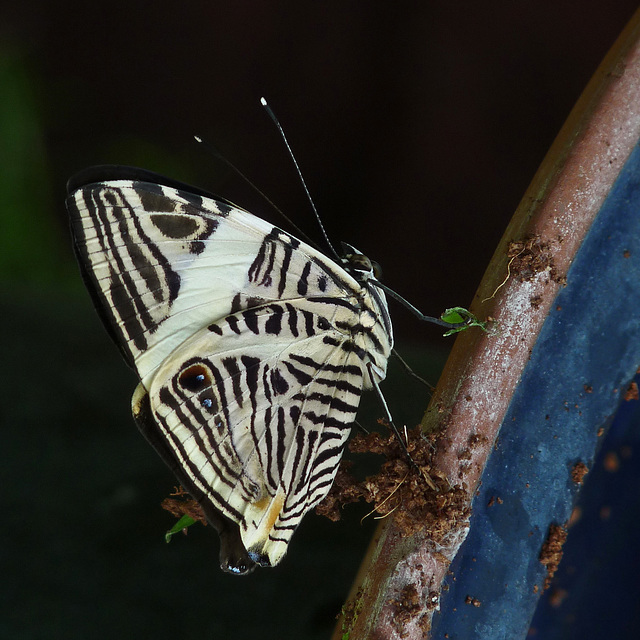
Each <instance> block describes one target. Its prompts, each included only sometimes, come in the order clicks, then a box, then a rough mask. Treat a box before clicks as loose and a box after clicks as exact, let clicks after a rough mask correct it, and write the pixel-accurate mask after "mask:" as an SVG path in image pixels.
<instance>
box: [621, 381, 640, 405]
mask: <svg viewBox="0 0 640 640" xmlns="http://www.w3.org/2000/svg"><path fill="white" fill-rule="evenodd" d="M624 399H625V402H631V400H638V399H640V394H639V393H638V384H637V383H636V382H632V383H631V384H630V385H629V388H628V389H627V391H626V393H625V394H624Z"/></svg>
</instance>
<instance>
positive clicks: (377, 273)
mask: <svg viewBox="0 0 640 640" xmlns="http://www.w3.org/2000/svg"><path fill="white" fill-rule="evenodd" d="M341 245H342V251H343V254H342V258H341V260H342V266H343V267H344V270H345V271H347V272H348V273H350V274H351V275H352V276H353V277H354V278H355V279H356V280H358V281H359V282H365V281H366V280H368V279H369V278H375V279H376V280H379V279H380V277H381V276H382V268H381V267H380V265H379V264H378V263H377V262H375V261H374V260H370V259H369V258H367V256H365V255H364V253H362V252H361V251H358V250H357V249H356V248H355V247H352V246H351V245H350V244H347V243H346V242H342V243H341Z"/></svg>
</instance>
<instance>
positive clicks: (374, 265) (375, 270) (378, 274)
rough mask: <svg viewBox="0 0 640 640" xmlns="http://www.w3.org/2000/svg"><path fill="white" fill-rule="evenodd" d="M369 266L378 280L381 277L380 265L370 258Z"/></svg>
mask: <svg viewBox="0 0 640 640" xmlns="http://www.w3.org/2000/svg"><path fill="white" fill-rule="evenodd" d="M371 268H372V269H373V275H374V277H375V278H376V279H377V280H380V278H382V267H381V266H380V265H379V264H378V263H377V262H376V261H375V260H371Z"/></svg>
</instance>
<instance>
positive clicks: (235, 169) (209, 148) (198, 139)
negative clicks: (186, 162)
mask: <svg viewBox="0 0 640 640" xmlns="http://www.w3.org/2000/svg"><path fill="white" fill-rule="evenodd" d="M193 137H194V138H195V140H196V142H199V143H200V144H201V145H203V146H204V147H205V149H206V150H207V151H208V152H209V153H211V154H212V155H213V156H215V157H216V158H217V159H218V160H220V161H221V162H222V163H223V164H226V165H227V167H229V169H231V170H232V171H233V172H234V173H235V174H236V175H238V176H240V177H241V178H242V179H243V180H244V181H245V182H246V183H247V184H248V185H249V186H250V187H251V188H252V189H253V190H254V191H255V192H256V193H257V194H259V195H260V196H261V197H262V198H264V199H265V201H266V202H267V203H268V204H269V206H271V207H272V208H273V210H274V211H277V212H278V214H279V215H280V216H282V218H283V219H284V220H285V221H286V223H287V224H288V225H289V226H290V227H291V228H292V229H294V230H295V232H296V233H297V234H298V236H300V237H301V238H303V239H304V240H305V241H306V242H307V243H309V244H310V245H312V246H314V247H316V249H319V247H318V245H317V243H316V242H314V241H313V240H312V239H311V238H310V237H309V236H308V235H307V234H306V233H305V232H304V231H303V230H302V229H300V227H298V225H297V224H295V223H294V222H292V221H291V220H290V219H289V217H288V216H287V215H286V214H285V213H284V212H283V211H282V209H280V207H279V206H278V205H277V204H275V203H274V202H273V200H271V198H269V196H267V194H266V193H264V191H262V189H260V188H259V187H258V186H256V184H255V183H254V182H252V181H251V180H250V179H249V178H248V177H247V176H246V175H245V174H244V173H242V171H240V169H238V167H236V166H235V165H234V164H233V163H232V162H231V160H229V159H228V158H225V157H224V156H223V155H222V153H220V151H218V149H216V148H215V147H214V146H213V145H212V144H211V143H210V142H208V141H206V140H203V139H202V138H201V137H200V136H193Z"/></svg>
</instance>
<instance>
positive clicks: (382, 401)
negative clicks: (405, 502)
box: [367, 363, 438, 491]
mask: <svg viewBox="0 0 640 640" xmlns="http://www.w3.org/2000/svg"><path fill="white" fill-rule="evenodd" d="M367 368H368V370H369V377H370V378H371V381H372V383H373V389H374V391H375V392H376V395H377V396H378V400H379V402H380V404H381V405H382V409H383V411H384V413H385V418H386V420H387V422H388V423H389V426H390V427H391V429H392V430H393V433H394V434H395V436H396V438H397V439H398V442H399V443H400V446H401V447H402V449H403V450H404V452H405V454H406V456H407V458H408V460H409V463H410V464H411V466H412V467H413V468H414V469H415V470H416V471H417V472H418V473H419V474H420V475H421V476H422V477H423V478H424V481H425V482H426V483H427V484H428V485H429V486H430V487H431V488H432V489H433V490H434V491H437V490H438V489H437V487H436V485H435V484H434V483H433V480H431V478H430V477H429V474H427V473H425V472H424V471H423V470H422V469H420V467H419V466H418V465H417V464H416V463H415V461H414V459H413V458H412V457H411V454H410V453H409V450H408V449H407V445H406V443H405V441H404V440H403V439H402V436H401V435H400V432H399V431H398V427H396V425H395V423H394V422H393V418H392V417H391V412H390V411H389V407H388V406H387V402H386V400H385V399H384V396H383V395H382V391H381V390H380V387H379V386H378V382H377V381H376V379H375V378H374V376H373V369H372V367H371V364H370V363H369V364H367Z"/></svg>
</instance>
